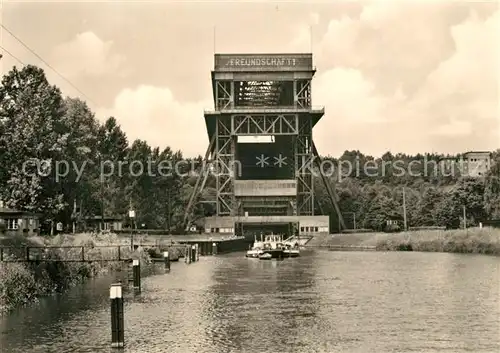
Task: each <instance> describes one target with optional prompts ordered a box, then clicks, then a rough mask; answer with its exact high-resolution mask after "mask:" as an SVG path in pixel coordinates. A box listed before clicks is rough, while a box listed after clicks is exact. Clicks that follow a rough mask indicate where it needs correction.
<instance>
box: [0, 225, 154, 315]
mask: <svg viewBox="0 0 500 353" xmlns="http://www.w3.org/2000/svg"><path fill="white" fill-rule="evenodd" d="M120 243H121V241H120V239H119V238H118V237H117V236H116V235H114V234H101V235H91V234H78V235H65V236H55V237H53V238H51V239H47V238H42V237H34V238H28V239H27V238H25V237H19V238H8V239H2V241H1V245H4V246H15V247H24V246H82V247H85V251H86V257H87V258H88V259H99V258H100V259H109V258H115V257H116V252H117V249H116V248H111V247H110V248H106V247H103V248H99V247H98V246H110V245H116V244H120ZM123 245H124V246H123V247H122V248H121V249H120V250H121V254H122V256H123V257H133V258H137V259H143V260H148V259H149V256H148V255H147V254H146V253H144V252H143V251H141V250H138V251H136V252H134V253H133V254H132V256H130V255H131V254H130V252H131V251H130V249H129V248H127V247H126V245H127V244H125V243H124V244H123ZM93 247H95V248H93ZM79 251H81V250H79V249H71V250H68V251H64V252H59V253H58V254H56V255H53V254H51V257H52V258H54V257H55V258H57V259H61V260H64V259H65V258H67V259H69V258H71V259H74V258H75V255H76V256H78V255H77V254H75V252H77V253H79ZM123 266H124V264H123V263H122V262H104V261H103V262H90V263H89V262H18V263H12V262H11V263H9V262H3V263H0V313H4V312H6V311H9V310H11V309H13V308H16V307H20V306H23V305H27V304H29V303H33V302H36V301H37V300H38V298H40V297H42V296H46V295H50V294H53V293H56V292H61V291H63V290H66V289H68V288H70V287H73V286H74V285H76V284H78V283H82V282H83V281H85V280H87V279H89V278H92V277H96V276H99V275H102V274H105V273H110V272H113V271H120V270H121V269H122V268H123Z"/></svg>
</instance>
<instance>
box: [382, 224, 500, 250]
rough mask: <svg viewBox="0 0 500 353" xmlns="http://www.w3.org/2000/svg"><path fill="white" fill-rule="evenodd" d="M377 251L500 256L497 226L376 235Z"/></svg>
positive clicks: (499, 237)
mask: <svg viewBox="0 0 500 353" xmlns="http://www.w3.org/2000/svg"><path fill="white" fill-rule="evenodd" d="M374 243H375V246H376V249H377V250H381V251H425V252H449V253H466V254H485V255H495V256H500V229H495V228H483V229H479V228H471V229H466V230H463V229H457V230H448V231H439V230H436V231H416V232H408V233H397V234H389V235H387V236H385V237H382V236H380V235H379V236H378V237H376V240H375V242H374Z"/></svg>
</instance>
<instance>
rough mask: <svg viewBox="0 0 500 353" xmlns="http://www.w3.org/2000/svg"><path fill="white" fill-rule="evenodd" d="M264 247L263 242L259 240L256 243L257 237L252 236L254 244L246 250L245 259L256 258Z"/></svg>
mask: <svg viewBox="0 0 500 353" xmlns="http://www.w3.org/2000/svg"><path fill="white" fill-rule="evenodd" d="M263 247H264V241H263V240H262V237H261V240H260V241H257V237H256V236H254V242H253V245H252V246H251V247H250V249H249V250H247V253H246V255H245V256H246V257H251V258H258V257H259V255H261V254H262V253H263V251H262V249H263Z"/></svg>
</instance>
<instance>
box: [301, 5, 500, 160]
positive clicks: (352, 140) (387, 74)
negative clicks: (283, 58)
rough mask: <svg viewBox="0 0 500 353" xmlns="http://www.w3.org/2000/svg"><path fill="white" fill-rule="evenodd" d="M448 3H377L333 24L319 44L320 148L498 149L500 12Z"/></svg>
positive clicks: (317, 100) (371, 150) (333, 151)
mask: <svg viewBox="0 0 500 353" xmlns="http://www.w3.org/2000/svg"><path fill="white" fill-rule="evenodd" d="M452 5H453V4H451V5H450V3H443V4H437V5H436V4H435V3H432V4H428V3H427V4H420V5H419V4H417V5H415V3H413V4H408V3H403V2H402V3H398V4H396V3H394V2H379V3H371V4H370V5H367V6H365V8H364V10H363V12H362V13H361V15H360V17H359V18H356V19H354V18H349V17H342V18H341V19H338V20H332V21H330V23H329V24H328V28H327V31H326V33H325V34H324V36H323V37H322V38H321V40H320V41H319V45H315V61H316V62H317V63H318V64H317V66H318V74H317V76H318V77H317V78H315V79H314V81H313V90H312V95H313V102H314V104H321V105H325V108H326V109H325V110H326V114H325V117H324V118H323V120H322V121H321V122H320V123H319V125H318V127H317V128H316V129H315V131H316V132H315V138H316V142H317V144H318V148H319V149H320V151H321V152H323V153H330V154H334V155H339V154H341V153H342V152H343V151H344V150H346V149H359V150H362V151H365V152H366V153H371V154H376V155H381V154H382V153H383V152H384V151H386V150H391V151H393V152H401V151H402V152H408V153H417V152H425V151H430V150H439V151H442V152H459V151H462V150H463V148H464V145H467V146H470V147H471V148H477V149H496V148H498V146H499V145H500V139H499V138H497V137H496V136H495V135H493V134H492V133H491V131H496V129H497V128H498V124H499V120H498V119H499V117H498V113H499V110H498V107H499V94H498V85H499V81H498V79H499V64H498V63H499V62H500V60H499V55H498V48H499V43H500V28H499V23H500V18H499V12H498V11H497V12H496V13H495V14H494V15H493V16H490V17H489V18H487V19H486V20H485V19H484V18H483V19H481V18H480V16H478V15H477V14H476V13H475V12H474V11H471V12H467V11H465V10H464V9H465V7H463V6H462V7H453V6H452ZM304 26H305V24H302V27H300V26H299V29H300V28H302V31H303V30H304V29H303V28H304ZM301 38H302V39H300V37H298V41H297V42H295V43H294V45H296V46H300V45H301V44H302V45H303V44H304V43H303V42H304V41H305V36H304V35H303V34H302V37H301ZM300 41H302V43H301V42H300ZM499 137H500V136H499Z"/></svg>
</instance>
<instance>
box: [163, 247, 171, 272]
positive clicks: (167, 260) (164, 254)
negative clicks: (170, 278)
mask: <svg viewBox="0 0 500 353" xmlns="http://www.w3.org/2000/svg"><path fill="white" fill-rule="evenodd" d="M163 258H164V260H165V270H166V271H170V257H169V254H168V251H164V252H163Z"/></svg>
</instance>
